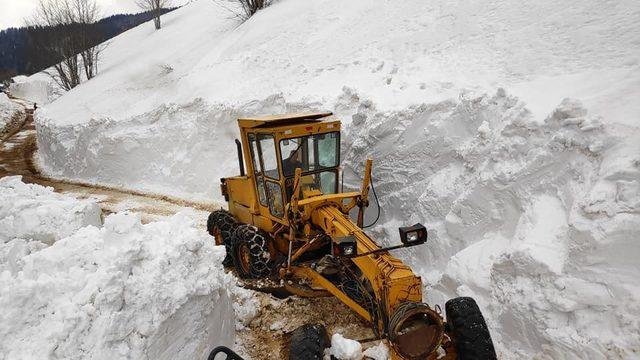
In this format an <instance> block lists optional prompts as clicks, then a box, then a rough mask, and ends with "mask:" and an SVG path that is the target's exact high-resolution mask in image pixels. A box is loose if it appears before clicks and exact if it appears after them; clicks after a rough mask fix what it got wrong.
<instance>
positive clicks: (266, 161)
mask: <svg viewBox="0 0 640 360" xmlns="http://www.w3.org/2000/svg"><path fill="white" fill-rule="evenodd" d="M247 136H248V141H249V148H250V150H251V155H252V156H251V158H252V159H253V161H252V166H253V170H254V174H255V175H256V188H257V189H256V190H257V193H258V200H259V203H260V213H261V215H263V216H267V217H269V218H271V219H272V220H275V221H277V222H279V223H283V224H285V223H286V221H285V217H284V205H285V203H284V197H283V193H282V187H281V186H280V182H281V175H280V171H279V168H278V163H279V161H278V154H277V151H276V143H275V139H274V137H273V135H271V134H260V133H257V134H255V133H249V134H248V135H247ZM256 159H257V160H258V161H255V160H256Z"/></svg>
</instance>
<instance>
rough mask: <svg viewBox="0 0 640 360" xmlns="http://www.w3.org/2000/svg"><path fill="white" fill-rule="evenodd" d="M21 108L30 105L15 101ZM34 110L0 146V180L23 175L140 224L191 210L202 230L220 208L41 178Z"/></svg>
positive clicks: (28, 180)
mask: <svg viewBox="0 0 640 360" xmlns="http://www.w3.org/2000/svg"><path fill="white" fill-rule="evenodd" d="M14 101H15V102H16V103H18V104H21V105H22V106H30V105H31V104H29V103H26V102H23V101H19V100H17V99H14ZM33 111H34V110H33V108H27V109H26V121H25V122H24V125H23V126H22V128H21V129H19V131H18V132H16V133H14V134H13V135H12V136H11V137H9V138H8V139H6V140H5V141H4V142H0V177H4V176H10V175H22V179H23V181H25V182H27V183H34V184H39V185H43V186H50V187H53V188H54V189H55V190H56V191H58V192H63V193H70V194H73V195H75V196H77V197H78V198H93V199H96V200H97V201H98V203H99V204H100V205H101V207H102V209H103V211H104V212H106V213H110V212H117V211H124V210H131V211H136V212H139V213H141V214H142V220H143V222H149V221H153V220H157V219H159V218H161V217H164V216H170V215H173V214H175V213H177V212H179V211H181V210H185V209H193V210H195V211H199V212H202V216H200V217H198V219H202V220H201V224H202V225H203V226H204V223H205V221H206V217H207V214H208V213H209V212H210V211H212V210H214V209H217V208H220V207H221V204H218V203H215V202H211V203H204V202H193V201H186V200H182V199H177V198H172V197H170V196H165V195H158V194H150V193H141V192H137V191H130V190H126V189H119V188H114V187H107V186H97V185H92V184H84V183H80V182H71V181H64V180H57V179H52V178H49V177H47V176H45V175H43V174H42V173H41V172H40V171H39V169H38V167H37V165H36V163H35V160H34V156H35V153H36V150H37V141H36V129H35V125H34V121H33Z"/></svg>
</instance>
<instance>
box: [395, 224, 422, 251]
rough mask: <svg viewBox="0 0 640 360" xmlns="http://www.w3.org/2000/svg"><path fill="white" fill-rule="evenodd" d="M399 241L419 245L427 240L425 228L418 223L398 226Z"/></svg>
mask: <svg viewBox="0 0 640 360" xmlns="http://www.w3.org/2000/svg"><path fill="white" fill-rule="evenodd" d="M399 230H400V241H402V243H403V244H405V245H409V246H412V245H420V244H424V243H426V242H427V228H425V227H424V226H423V225H422V224H420V223H418V224H415V225H413V226H406V227H401V228H399Z"/></svg>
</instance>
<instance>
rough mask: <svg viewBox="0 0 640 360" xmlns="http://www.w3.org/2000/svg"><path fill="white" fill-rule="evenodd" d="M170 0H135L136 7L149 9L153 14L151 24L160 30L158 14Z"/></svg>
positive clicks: (160, 13)
mask: <svg viewBox="0 0 640 360" xmlns="http://www.w3.org/2000/svg"><path fill="white" fill-rule="evenodd" d="M169 3H170V0H136V4H137V5H138V7H139V8H140V9H142V10H144V11H150V12H151V13H152V14H153V24H154V25H155V26H156V30H160V27H161V24H160V15H162V9H164V8H166V7H167V6H169Z"/></svg>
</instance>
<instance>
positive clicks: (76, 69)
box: [29, 0, 100, 90]
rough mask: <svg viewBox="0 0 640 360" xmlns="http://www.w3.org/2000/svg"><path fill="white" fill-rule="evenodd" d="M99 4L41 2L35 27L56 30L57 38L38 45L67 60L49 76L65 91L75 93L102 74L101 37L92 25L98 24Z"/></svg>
mask: <svg viewBox="0 0 640 360" xmlns="http://www.w3.org/2000/svg"><path fill="white" fill-rule="evenodd" d="M98 16H99V11H98V6H97V5H96V1H95V0H39V2H38V7H37V9H36V12H35V14H34V16H33V18H32V19H31V20H30V21H29V22H30V23H31V24H33V25H46V26H51V27H54V29H55V30H56V31H55V33H56V34H55V36H51V37H45V38H43V39H40V40H39V41H38V47H39V48H40V49H42V51H43V52H44V53H47V52H48V53H50V54H56V55H57V56H58V57H59V58H62V59H63V60H62V61H61V62H59V63H57V64H55V65H53V68H54V71H55V72H53V73H51V72H48V74H49V75H50V76H51V77H52V78H53V79H54V81H56V83H57V84H58V85H60V86H61V87H62V88H63V89H65V90H71V89H73V88H74V87H76V86H78V85H79V84H80V83H81V82H82V77H83V75H84V77H85V78H86V79H87V80H88V79H91V78H93V77H94V76H95V75H96V74H97V71H98V58H99V55H100V47H99V46H98V45H96V44H97V42H98V41H99V35H98V34H97V33H96V28H95V26H91V24H93V23H95V22H96V21H97V20H98Z"/></svg>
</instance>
